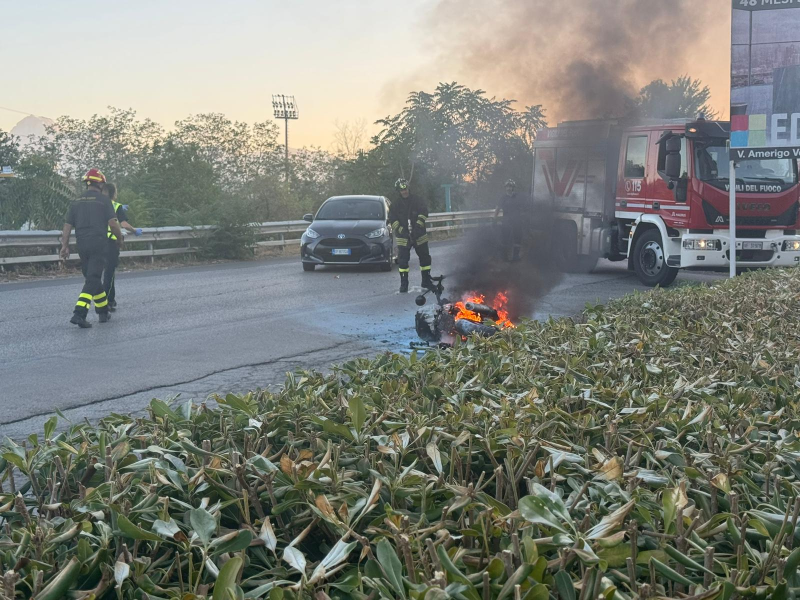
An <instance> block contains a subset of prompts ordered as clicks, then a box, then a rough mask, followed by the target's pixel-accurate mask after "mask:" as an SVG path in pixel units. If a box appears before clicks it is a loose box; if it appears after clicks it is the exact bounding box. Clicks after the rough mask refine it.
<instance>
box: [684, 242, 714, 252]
mask: <svg viewBox="0 0 800 600" xmlns="http://www.w3.org/2000/svg"><path fill="white" fill-rule="evenodd" d="M683 248H684V250H721V249H722V245H721V244H720V242H719V240H683Z"/></svg>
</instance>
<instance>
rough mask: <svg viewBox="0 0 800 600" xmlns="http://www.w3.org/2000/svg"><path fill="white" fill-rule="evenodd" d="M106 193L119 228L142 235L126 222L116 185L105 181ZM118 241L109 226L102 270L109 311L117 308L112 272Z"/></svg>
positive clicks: (117, 262)
mask: <svg viewBox="0 0 800 600" xmlns="http://www.w3.org/2000/svg"><path fill="white" fill-rule="evenodd" d="M106 195H107V196H108V197H109V198H110V199H111V205H112V206H113V207H114V212H115V213H116V215H117V221H119V226H120V229H125V230H126V231H129V232H130V233H132V234H134V235H136V236H140V235H142V230H141V229H137V228H135V227H134V226H133V225H131V224H130V223H128V211H127V210H126V209H125V207H124V206H123V205H122V204H120V203H119V202H117V186H116V185H114V184H113V183H106ZM118 241H119V240H117V236H116V235H114V232H113V231H111V227H109V228H108V244H107V246H108V258H107V260H106V268H105V271H103V289H104V290H105V291H106V296H107V297H108V310H110V311H111V312H114V311H115V310H117V300H116V286H115V285H114V284H115V279H114V274H115V273H116V270H117V265H119V250H120V247H121V246H120V244H118V243H117V242H118Z"/></svg>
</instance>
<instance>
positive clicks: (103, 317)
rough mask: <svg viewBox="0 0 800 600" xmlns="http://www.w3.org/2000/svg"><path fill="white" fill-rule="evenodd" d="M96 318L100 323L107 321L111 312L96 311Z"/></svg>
mask: <svg viewBox="0 0 800 600" xmlns="http://www.w3.org/2000/svg"><path fill="white" fill-rule="evenodd" d="M97 320H98V321H100V322H101V323H108V322H109V321H110V320H111V313H109V312H101V313H97Z"/></svg>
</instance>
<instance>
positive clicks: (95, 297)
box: [92, 292, 106, 300]
mask: <svg viewBox="0 0 800 600" xmlns="http://www.w3.org/2000/svg"><path fill="white" fill-rule="evenodd" d="M105 297H106V293H105V292H100V293H99V294H97V295H96V296H92V300H102V299H104V298H105Z"/></svg>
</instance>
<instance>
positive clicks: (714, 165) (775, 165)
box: [695, 142, 797, 187]
mask: <svg viewBox="0 0 800 600" xmlns="http://www.w3.org/2000/svg"><path fill="white" fill-rule="evenodd" d="M695 172H696V174H697V177H698V179H701V180H703V181H708V182H712V183H713V182H718V183H720V182H721V183H725V182H729V181H730V162H729V159H728V150H727V148H726V147H725V144H719V145H717V144H707V145H704V144H699V143H697V142H695ZM736 179H737V180H739V181H740V182H741V181H744V182H757V183H772V184H777V185H780V186H782V187H783V186H789V185H794V184H795V183H797V163H796V162H795V161H793V160H791V159H788V158H786V159H772V160H745V161H742V162H740V163H737V167H736Z"/></svg>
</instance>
